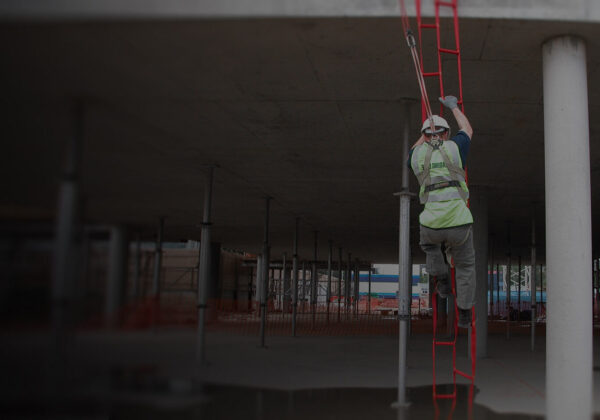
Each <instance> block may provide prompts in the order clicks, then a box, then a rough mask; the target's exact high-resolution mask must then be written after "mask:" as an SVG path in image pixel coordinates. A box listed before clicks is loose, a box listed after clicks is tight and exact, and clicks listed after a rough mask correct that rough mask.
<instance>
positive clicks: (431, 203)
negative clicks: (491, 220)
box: [410, 141, 473, 229]
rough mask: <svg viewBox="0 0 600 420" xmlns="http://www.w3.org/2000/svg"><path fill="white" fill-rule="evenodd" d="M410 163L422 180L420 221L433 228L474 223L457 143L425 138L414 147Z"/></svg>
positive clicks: (420, 180)
mask: <svg viewBox="0 0 600 420" xmlns="http://www.w3.org/2000/svg"><path fill="white" fill-rule="evenodd" d="M410 164H411V167H412V170H413V172H414V173H415V175H416V177H417V179H418V180H419V185H420V189H419V199H420V201H421V204H425V208H424V210H423V212H422V213H421V215H420V216H419V222H420V223H421V224H422V225H424V226H426V227H430V228H432V229H443V228H448V227H455V226H462V225H466V224H469V223H473V216H472V215H471V212H470V210H469V208H468V207H467V200H468V199H469V189H468V187H467V183H466V182H465V171H464V170H463V169H462V159H461V157H460V151H459V150H458V145H457V144H456V143H455V142H453V141H444V142H442V143H441V144H440V145H439V147H437V148H436V147H433V146H432V145H431V144H430V143H428V142H425V143H423V144H421V145H419V146H417V147H415V149H414V150H413V153H412V159H411V162H410Z"/></svg>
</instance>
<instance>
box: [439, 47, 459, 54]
mask: <svg viewBox="0 0 600 420" xmlns="http://www.w3.org/2000/svg"><path fill="white" fill-rule="evenodd" d="M440 52H442V53H446V54H454V55H459V54H460V51H458V50H450V49H448V48H440Z"/></svg>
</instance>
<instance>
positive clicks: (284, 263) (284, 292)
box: [279, 252, 290, 314]
mask: <svg viewBox="0 0 600 420" xmlns="http://www.w3.org/2000/svg"><path fill="white" fill-rule="evenodd" d="M280 273H281V274H280V276H279V284H280V286H281V289H280V295H279V298H280V302H281V303H280V306H279V308H280V309H281V313H282V314H285V313H286V310H287V308H284V307H285V306H287V302H288V300H287V296H289V290H290V287H289V284H287V252H284V253H283V259H282V261H281V271H280ZM286 286H287V290H286Z"/></svg>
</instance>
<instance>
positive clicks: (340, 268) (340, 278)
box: [337, 247, 342, 322]
mask: <svg viewBox="0 0 600 420" xmlns="http://www.w3.org/2000/svg"><path fill="white" fill-rule="evenodd" d="M338 250H339V254H338V308H337V309H338V313H337V320H338V322H340V320H341V316H342V247H339V249H338Z"/></svg>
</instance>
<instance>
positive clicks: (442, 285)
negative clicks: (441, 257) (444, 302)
mask: <svg viewBox="0 0 600 420" xmlns="http://www.w3.org/2000/svg"><path fill="white" fill-rule="evenodd" d="M435 288H436V291H437V294H438V295H439V296H440V297H441V298H444V299H446V298H449V297H450V296H452V286H451V285H450V279H449V278H448V276H439V277H437V278H436V287H435Z"/></svg>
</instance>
